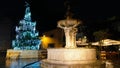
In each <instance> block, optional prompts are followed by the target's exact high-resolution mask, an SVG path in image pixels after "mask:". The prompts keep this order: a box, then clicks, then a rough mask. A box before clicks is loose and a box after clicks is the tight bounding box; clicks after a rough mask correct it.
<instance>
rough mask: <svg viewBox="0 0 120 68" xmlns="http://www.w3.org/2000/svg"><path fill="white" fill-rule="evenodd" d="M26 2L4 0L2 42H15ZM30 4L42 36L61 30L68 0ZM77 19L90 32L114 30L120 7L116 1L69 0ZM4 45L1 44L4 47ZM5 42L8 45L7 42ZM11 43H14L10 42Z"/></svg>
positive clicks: (0, 24)
mask: <svg viewBox="0 0 120 68" xmlns="http://www.w3.org/2000/svg"><path fill="white" fill-rule="evenodd" d="M24 1H25V0H0V40H1V41H3V42H4V41H6V40H7V42H8V41H11V39H13V38H14V36H15V35H14V34H15V27H16V25H18V23H19V21H20V20H21V19H23V17H24V12H25V2H24ZM26 1H27V2H29V4H30V7H31V13H32V20H33V21H36V22H37V27H36V28H37V30H38V31H39V33H40V34H42V33H43V32H45V31H49V30H52V29H55V28H57V27H56V26H57V21H59V20H62V19H65V14H66V7H65V5H64V2H65V0H26ZM68 1H69V4H70V6H71V12H72V13H73V18H75V19H79V20H81V21H82V24H84V25H85V26H87V30H88V31H89V32H91V33H92V32H94V31H95V30H99V29H101V28H102V29H103V28H105V27H106V28H111V27H109V26H111V25H112V24H111V23H108V22H109V21H108V20H109V19H110V18H112V17H113V16H116V17H117V18H115V20H118V19H120V17H119V15H120V11H119V9H120V4H119V2H114V1H111V2H110V1H91V0H90V1H80V0H68ZM3 42H0V44H3ZM4 43H5V42H4ZM9 44H11V43H9Z"/></svg>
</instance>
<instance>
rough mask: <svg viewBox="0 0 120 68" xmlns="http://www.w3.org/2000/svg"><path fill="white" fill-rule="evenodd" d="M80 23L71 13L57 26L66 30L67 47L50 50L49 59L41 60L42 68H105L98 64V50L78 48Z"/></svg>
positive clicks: (48, 52) (48, 51) (48, 50)
mask: <svg viewBox="0 0 120 68" xmlns="http://www.w3.org/2000/svg"><path fill="white" fill-rule="evenodd" d="M80 23H81V22H80V21H78V20H76V19H73V18H71V14H70V12H69V11H68V12H67V16H66V19H64V20H60V21H58V25H57V26H58V27H59V28H61V29H63V30H64V33H65V39H66V40H65V42H66V45H65V47H64V48H48V49H47V59H44V60H41V67H42V68H104V67H103V65H102V64H101V62H97V58H96V49H94V48H78V47H77V46H76V32H77V28H76V27H77V26H78V25H79V24H80Z"/></svg>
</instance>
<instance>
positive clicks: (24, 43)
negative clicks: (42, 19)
mask: <svg viewBox="0 0 120 68" xmlns="http://www.w3.org/2000/svg"><path fill="white" fill-rule="evenodd" d="M35 27H36V22H32V20H31V12H30V5H29V4H28V3H27V2H26V10H25V15H24V19H22V20H20V22H19V26H16V29H15V31H16V39H15V40H13V41H12V47H13V48H14V49H15V50H39V47H40V44H41V41H40V39H39V37H38V36H39V33H38V31H36V28H35Z"/></svg>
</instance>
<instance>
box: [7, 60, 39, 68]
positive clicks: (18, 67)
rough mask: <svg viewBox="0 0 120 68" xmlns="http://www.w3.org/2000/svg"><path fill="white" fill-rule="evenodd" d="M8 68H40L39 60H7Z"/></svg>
mask: <svg viewBox="0 0 120 68" xmlns="http://www.w3.org/2000/svg"><path fill="white" fill-rule="evenodd" d="M5 66H6V68H29V67H31V68H40V61H39V59H18V60H15V59H6V65H5Z"/></svg>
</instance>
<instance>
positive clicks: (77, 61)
mask: <svg viewBox="0 0 120 68" xmlns="http://www.w3.org/2000/svg"><path fill="white" fill-rule="evenodd" d="M47 51H48V53H47V54H48V55H47V59H43V60H41V67H43V68H88V67H89V68H93V67H95V68H104V67H105V64H104V63H102V62H101V61H98V60H97V59H96V49H94V48H50V49H47Z"/></svg>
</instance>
